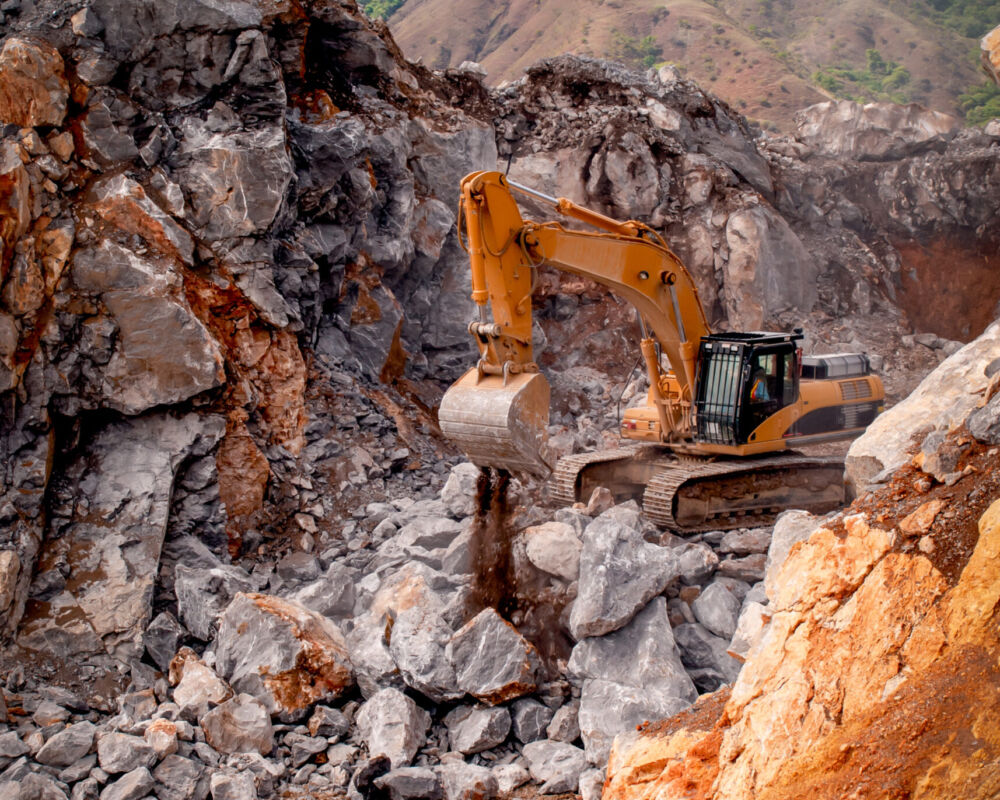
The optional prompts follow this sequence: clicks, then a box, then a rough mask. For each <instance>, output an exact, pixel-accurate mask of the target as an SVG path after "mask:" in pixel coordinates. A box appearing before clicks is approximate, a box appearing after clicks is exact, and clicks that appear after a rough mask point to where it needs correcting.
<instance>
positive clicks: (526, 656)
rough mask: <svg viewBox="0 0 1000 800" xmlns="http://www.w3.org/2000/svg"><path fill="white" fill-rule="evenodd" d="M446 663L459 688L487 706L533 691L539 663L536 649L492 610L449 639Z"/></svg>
mask: <svg viewBox="0 0 1000 800" xmlns="http://www.w3.org/2000/svg"><path fill="white" fill-rule="evenodd" d="M447 657H448V660H449V661H451V663H452V664H453V665H454V667H455V675H456V677H457V681H458V688H459V689H461V690H462V691H465V692H468V693H469V694H471V695H472V696H473V697H475V698H477V699H479V700H482V701H483V702H484V703H489V704H490V705H497V704H499V703H504V702H507V701H508V700H513V699H514V698H516V697H521V696H522V695H525V694H528V693H530V692H532V691H534V689H535V687H536V686H537V681H536V674H537V672H538V670H539V668H540V665H541V662H540V660H539V658H538V653H537V652H536V650H535V648H534V647H533V646H532V645H531V644H530V643H529V642H528V641H527V640H526V639H525V638H524V637H523V636H521V634H520V633H518V632H517V630H516V629H515V628H514V626H512V625H511V624H510V623H508V622H506V621H505V620H504V619H503V618H502V617H501V616H500V615H499V614H497V612H496V611H494V610H493V609H491V608H487V609H484V610H483V611H481V612H479V614H477V615H476V616H475V617H473V618H472V619H471V620H470V621H469V622H468V623H466V624H465V625H464V626H462V628H461V629H460V630H459V631H458V632H457V633H456V634H455V635H454V636H453V637H452V638H451V641H450V642H449V643H448V647H447Z"/></svg>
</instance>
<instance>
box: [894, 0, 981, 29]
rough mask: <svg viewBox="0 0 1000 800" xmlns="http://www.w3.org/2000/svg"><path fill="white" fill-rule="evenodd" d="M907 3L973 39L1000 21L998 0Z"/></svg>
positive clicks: (935, 20)
mask: <svg viewBox="0 0 1000 800" xmlns="http://www.w3.org/2000/svg"><path fill="white" fill-rule="evenodd" d="M890 5H893V3H892V2H890ZM908 5H911V6H912V9H913V10H914V11H916V12H917V13H920V14H923V15H924V16H926V17H928V18H930V19H931V20H933V21H934V22H936V23H938V24H939V25H943V26H944V27H946V28H950V29H951V30H953V31H956V32H957V33H960V34H961V35H962V36H968V37H970V38H973V39H978V38H979V37H980V36H984V35H985V34H986V33H988V32H989V31H990V30H991V29H992V28H993V27H995V26H996V25H997V23H998V22H1000V0H918V2H915V3H910V4H908Z"/></svg>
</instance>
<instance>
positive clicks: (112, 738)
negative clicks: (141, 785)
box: [97, 732, 157, 775]
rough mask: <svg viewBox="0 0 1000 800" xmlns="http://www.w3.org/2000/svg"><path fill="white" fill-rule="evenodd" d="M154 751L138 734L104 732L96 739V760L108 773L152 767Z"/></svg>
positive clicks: (154, 759) (154, 757) (154, 760)
mask: <svg viewBox="0 0 1000 800" xmlns="http://www.w3.org/2000/svg"><path fill="white" fill-rule="evenodd" d="M156 760H157V759H156V752H155V751H154V750H153V748H152V747H150V746H149V745H148V744H147V743H146V741H145V740H144V739H142V738H141V737H139V736H129V735H128V734H125V733H117V732H110V733H105V734H103V735H101V736H100V737H98V739H97V761H98V763H99V764H100V765H101V769H103V770H104V771H105V772H107V773H108V774H109V775H115V774H117V773H119V772H131V771H132V770H135V769H138V768H139V767H146V768H149V767H152V766H153V765H154V764H155V763H156Z"/></svg>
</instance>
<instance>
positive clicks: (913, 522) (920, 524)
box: [899, 500, 948, 535]
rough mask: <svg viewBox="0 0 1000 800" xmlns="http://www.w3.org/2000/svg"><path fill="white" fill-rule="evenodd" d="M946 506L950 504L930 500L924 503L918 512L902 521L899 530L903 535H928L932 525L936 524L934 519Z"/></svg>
mask: <svg viewBox="0 0 1000 800" xmlns="http://www.w3.org/2000/svg"><path fill="white" fill-rule="evenodd" d="M946 505H948V503H947V502H946V501H944V500H928V501H927V502H926V503H922V504H921V505H920V506H919V507H918V508H917V510H916V511H914V512H912V513H911V514H908V515H907V516H906V517H904V518H903V519H902V520H901V521H900V523H899V529H900V530H901V531H902V532H903V533H909V534H911V535H915V534H918V533H927V531H928V530H929V529H930V527H931V525H933V524H934V518H935V517H937V515H938V514H939V513H940V512H941V509H943V508H944V507H945V506H946Z"/></svg>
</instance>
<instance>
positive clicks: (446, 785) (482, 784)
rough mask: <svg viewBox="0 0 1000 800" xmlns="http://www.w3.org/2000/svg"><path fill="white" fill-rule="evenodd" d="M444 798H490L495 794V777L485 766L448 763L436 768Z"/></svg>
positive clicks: (449, 799)
mask: <svg viewBox="0 0 1000 800" xmlns="http://www.w3.org/2000/svg"><path fill="white" fill-rule="evenodd" d="M437 774H438V777H439V778H440V779H441V790H442V794H443V796H444V800H492V799H493V798H494V797H496V796H497V793H498V791H499V787H498V786H497V779H496V777H494V775H493V773H491V772H490V771H489V770H488V769H486V767H478V766H476V765H475V764H465V763H461V762H460V763H449V764H442V765H441V766H439V767H438V768H437Z"/></svg>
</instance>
